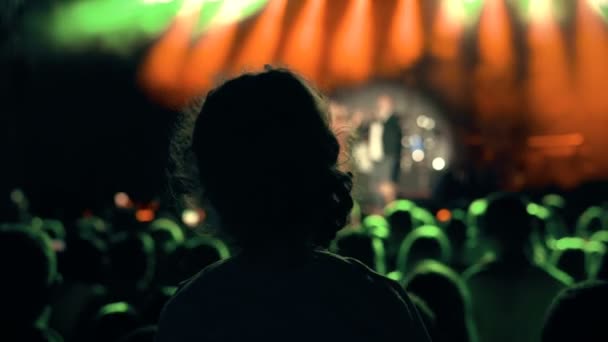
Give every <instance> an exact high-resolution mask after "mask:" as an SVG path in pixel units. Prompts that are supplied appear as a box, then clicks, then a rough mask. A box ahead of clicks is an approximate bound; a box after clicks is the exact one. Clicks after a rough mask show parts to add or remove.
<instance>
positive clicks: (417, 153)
mask: <svg viewBox="0 0 608 342" xmlns="http://www.w3.org/2000/svg"><path fill="white" fill-rule="evenodd" d="M412 160H414V161H415V162H417V163H418V162H421V161H423V160H424V151H423V150H414V151H412Z"/></svg>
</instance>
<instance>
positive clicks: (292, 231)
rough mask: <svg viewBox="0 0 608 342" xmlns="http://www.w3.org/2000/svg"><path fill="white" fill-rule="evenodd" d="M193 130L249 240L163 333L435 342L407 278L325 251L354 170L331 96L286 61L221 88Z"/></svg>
mask: <svg viewBox="0 0 608 342" xmlns="http://www.w3.org/2000/svg"><path fill="white" fill-rule="evenodd" d="M193 128H194V132H193V133H192V143H191V151H192V152H193V154H194V157H195V158H193V160H195V161H193V162H191V163H192V164H194V166H196V168H197V169H198V180H199V181H200V187H201V191H202V196H203V199H204V200H206V201H207V202H208V203H209V204H210V205H211V206H212V207H213V209H214V210H215V212H217V214H218V216H219V217H220V219H221V225H220V227H221V228H218V230H219V231H220V232H221V233H222V234H224V235H226V236H228V237H229V238H230V239H231V240H232V242H233V243H234V244H235V245H236V246H238V247H239V249H240V252H239V253H236V254H235V255H234V256H233V257H231V258H228V259H226V260H223V261H220V262H218V263H215V264H213V265H211V266H208V267H206V268H205V269H203V270H202V271H201V272H199V273H198V274H197V275H196V276H194V277H193V278H192V279H190V280H189V281H188V282H187V283H186V284H185V285H184V286H182V287H181V289H180V290H179V291H178V292H177V294H176V295H175V296H174V297H173V298H172V299H171V300H170V301H169V302H168V304H167V305H166V306H165V308H164V310H163V313H162V314H161V318H160V321H159V331H158V336H157V341H159V342H164V341H172V342H179V341H312V340H314V341H319V340H322V341H389V340H391V341H397V340H401V341H428V340H429V339H428V336H427V333H426V330H425V328H424V325H423V323H422V321H421V319H420V317H419V316H418V313H417V311H416V309H415V307H414V305H413V304H412V303H411V301H410V299H409V298H408V297H407V294H405V292H404V291H403V290H402V289H401V288H400V286H399V285H398V284H397V283H395V282H393V281H391V280H389V279H388V278H385V277H383V276H381V275H379V274H377V273H375V272H373V271H372V270H370V269H369V268H367V267H366V266H364V265H363V264H361V263H359V262H357V261H355V260H353V259H348V258H342V257H339V256H336V255H333V254H330V253H329V252H326V251H325V248H326V247H327V246H328V245H329V243H330V241H331V240H332V239H333V238H334V237H335V235H336V232H337V231H338V230H339V229H341V228H342V227H343V226H344V225H345V223H346V220H347V217H348V214H349V212H350V210H351V208H352V205H353V201H352V198H351V195H350V190H351V187H352V180H351V178H352V177H351V175H350V174H347V173H344V172H342V171H340V170H339V169H338V167H337V160H338V154H339V152H340V148H339V145H338V142H337V140H336V137H335V135H334V134H333V133H332V131H331V129H330V123H329V118H328V115H327V108H326V103H325V101H324V99H323V98H322V97H321V95H320V94H319V93H318V92H316V91H314V90H313V89H312V88H311V87H310V86H309V85H307V84H306V83H305V82H304V81H303V80H302V79H300V78H299V77H298V76H296V75H294V74H293V73H291V72H290V71H288V70H284V69H267V70H265V71H264V72H261V73H257V74H244V75H242V76H239V77H237V78H235V79H232V80H229V81H227V82H226V83H224V84H223V85H221V86H219V87H218V88H216V89H215V90H213V91H211V92H210V93H209V94H208V95H207V98H206V99H205V101H204V104H203V107H202V109H201V111H200V114H199V116H198V118H197V119H196V123H195V124H194V127H193Z"/></svg>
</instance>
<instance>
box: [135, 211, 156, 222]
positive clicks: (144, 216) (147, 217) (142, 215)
mask: <svg viewBox="0 0 608 342" xmlns="http://www.w3.org/2000/svg"><path fill="white" fill-rule="evenodd" d="M154 216H155V214H154V211H153V210H152V209H139V210H138V211H137V212H136V213H135V218H136V219H137V221H139V222H150V221H152V220H154Z"/></svg>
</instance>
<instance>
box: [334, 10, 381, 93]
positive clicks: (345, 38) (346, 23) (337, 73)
mask: <svg viewBox="0 0 608 342" xmlns="http://www.w3.org/2000/svg"><path fill="white" fill-rule="evenodd" d="M371 6H372V4H371V0H354V1H351V2H350V5H349V7H348V9H347V11H346V13H345V14H344V16H343V18H342V19H341V22H340V26H339V27H338V29H337V31H336V33H335V35H334V39H333V43H332V44H331V51H330V56H329V70H330V72H331V74H332V76H333V78H334V79H336V80H338V82H355V83H356V82H362V81H365V80H367V79H368V77H369V76H370V75H371V73H372V69H373V59H374V54H373V52H374V49H373V46H372V45H373V38H374V34H373V25H372V24H373V23H372V20H373V18H372V7H371Z"/></svg>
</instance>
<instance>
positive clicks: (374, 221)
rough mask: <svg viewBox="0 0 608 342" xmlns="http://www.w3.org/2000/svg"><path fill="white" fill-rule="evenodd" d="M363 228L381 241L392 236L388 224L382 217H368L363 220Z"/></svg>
mask: <svg viewBox="0 0 608 342" xmlns="http://www.w3.org/2000/svg"><path fill="white" fill-rule="evenodd" d="M363 227H364V228H365V231H366V232H368V233H369V234H371V235H372V236H375V237H378V238H381V239H386V238H388V237H389V235H390V229H389V227H388V222H386V220H385V219H384V217H382V216H380V215H370V216H367V217H366V218H365V219H364V220H363Z"/></svg>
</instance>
